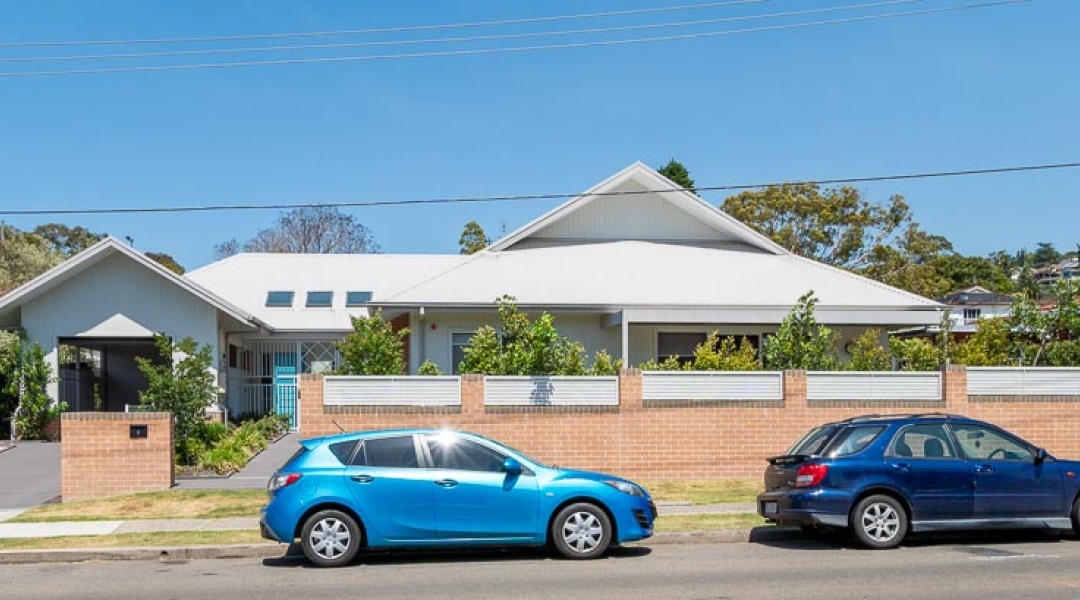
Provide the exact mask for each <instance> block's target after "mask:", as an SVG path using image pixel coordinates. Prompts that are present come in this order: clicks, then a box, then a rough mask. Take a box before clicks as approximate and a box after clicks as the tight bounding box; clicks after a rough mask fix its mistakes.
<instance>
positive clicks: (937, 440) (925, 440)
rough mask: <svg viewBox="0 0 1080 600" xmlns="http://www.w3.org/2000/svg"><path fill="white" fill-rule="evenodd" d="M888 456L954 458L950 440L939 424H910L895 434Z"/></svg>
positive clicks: (954, 454) (954, 453)
mask: <svg viewBox="0 0 1080 600" xmlns="http://www.w3.org/2000/svg"><path fill="white" fill-rule="evenodd" d="M888 456H890V457H894V458H956V451H955V450H954V449H953V444H952V440H950V439H949V434H948V433H946V432H945V427H944V426H943V425H941V424H940V423H939V424H927V425H912V426H910V427H905V428H904V429H902V430H901V431H900V433H898V434H897V435H896V438H895V439H894V440H893V444H892V448H891V449H890V450H889V453H888Z"/></svg>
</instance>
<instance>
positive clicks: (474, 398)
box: [461, 373, 484, 415]
mask: <svg viewBox="0 0 1080 600" xmlns="http://www.w3.org/2000/svg"><path fill="white" fill-rule="evenodd" d="M461 414H463V415H481V414H484V376H483V375H480V374H476V373H471V374H467V375H462V376H461Z"/></svg>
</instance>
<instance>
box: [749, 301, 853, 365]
mask: <svg viewBox="0 0 1080 600" xmlns="http://www.w3.org/2000/svg"><path fill="white" fill-rule="evenodd" d="M817 302H818V300H817V298H816V297H814V292H812V291H811V292H807V293H806V294H804V295H803V296H802V297H801V298H799V300H798V302H797V303H796V304H795V307H794V308H792V309H791V312H790V313H788V315H787V316H786V317H784V320H783V322H781V323H780V328H779V329H777V330H776V334H775V335H774V336H772V337H771V338H769V339H768V340H766V341H765V366H766V367H767V368H769V369H774V370H777V371H782V370H786V369H806V370H810V371H831V370H833V369H835V368H836V366H837V363H838V359H837V353H836V334H835V333H834V332H833V331H832V330H830V329H829V328H828V327H825V326H824V325H821V324H819V323H818V322H817V319H816V318H815V317H814V306H815V305H816V304H817Z"/></svg>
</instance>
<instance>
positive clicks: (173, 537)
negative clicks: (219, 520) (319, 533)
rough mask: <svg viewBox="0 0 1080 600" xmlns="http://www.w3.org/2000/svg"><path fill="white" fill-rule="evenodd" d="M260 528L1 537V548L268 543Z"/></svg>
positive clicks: (33, 548) (44, 548)
mask: <svg viewBox="0 0 1080 600" xmlns="http://www.w3.org/2000/svg"><path fill="white" fill-rule="evenodd" d="M265 542H266V540H264V539H262V537H261V536H260V535H259V532H258V531H171V532H161V533H119V534H115V535H74V536H67V537H50V538H0V550H55V549H65V550H70V549H76V548H120V547H129V546H130V547H139V546H144V547H146V546H149V547H161V546H220V545H227V544H258V543H265Z"/></svg>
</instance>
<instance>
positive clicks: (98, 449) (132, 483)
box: [60, 412, 174, 502]
mask: <svg viewBox="0 0 1080 600" xmlns="http://www.w3.org/2000/svg"><path fill="white" fill-rule="evenodd" d="M61 419H62V422H63V425H62V427H63V432H64V441H63V444H62V445H61V449H60V454H61V463H60V465H61V466H60V471H61V494H62V498H63V501H64V502H73V501H75V500H86V499H89V498H99V497H102V496H115V495H117V494H131V493H135V492H156V491H161V490H167V489H169V488H170V487H172V485H173V483H174V477H173V427H172V414H171V413H104V412H82V413H77V412H69V413H64V414H63V415H61ZM142 424H145V425H147V437H146V438H143V439H131V437H130V426H131V425H142Z"/></svg>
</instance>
